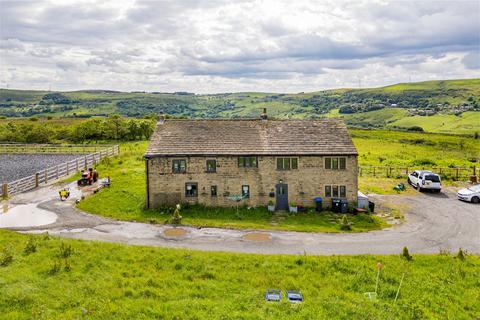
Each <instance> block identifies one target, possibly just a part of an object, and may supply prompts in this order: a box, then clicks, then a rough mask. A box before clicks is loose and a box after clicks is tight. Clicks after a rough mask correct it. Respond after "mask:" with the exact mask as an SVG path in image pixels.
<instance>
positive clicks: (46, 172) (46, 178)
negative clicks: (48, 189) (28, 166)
mask: <svg viewBox="0 0 480 320" xmlns="http://www.w3.org/2000/svg"><path fill="white" fill-rule="evenodd" d="M47 182H48V170H47V169H45V184H47Z"/></svg>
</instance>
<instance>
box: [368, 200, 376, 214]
mask: <svg viewBox="0 0 480 320" xmlns="http://www.w3.org/2000/svg"><path fill="white" fill-rule="evenodd" d="M368 209H370V212H371V213H373V212H375V203H373V202H372V201H368Z"/></svg>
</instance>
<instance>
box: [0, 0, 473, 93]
mask: <svg viewBox="0 0 480 320" xmlns="http://www.w3.org/2000/svg"><path fill="white" fill-rule="evenodd" d="M0 19H1V21H0V22H1V25H0V39H1V40H0V41H1V42H0V87H2V88H6V87H9V88H17V89H48V88H49V87H50V88H51V89H52V90H79V89H113V90H125V91H133V90H142V91H144V90H145V91H169V92H171V91H191V92H196V93H215V92H233V91H269V92H299V91H315V90H321V89H327V88H337V87H359V86H361V87H368V86H381V85H387V84H393V83H397V82H408V81H412V82H414V81H422V80H431V79H454V78H475V77H476V78H479V77H480V1H479V0H474V1H452V2H448V1H414V2H407V1H383V0H381V1H380V0H379V1H360V0H354V1H318V0H317V1H303V0H295V1H284V2H282V1H275V0H273V1H249V0H246V1H241V0H237V1H220V0H218V1H217V0H209V1H202V0H186V1H180V0H178V1H168V0H166V1H138V0H137V1H135V0H129V1H120V0H114V1H31V2H30V1H21V0H19V1H5V0H0Z"/></svg>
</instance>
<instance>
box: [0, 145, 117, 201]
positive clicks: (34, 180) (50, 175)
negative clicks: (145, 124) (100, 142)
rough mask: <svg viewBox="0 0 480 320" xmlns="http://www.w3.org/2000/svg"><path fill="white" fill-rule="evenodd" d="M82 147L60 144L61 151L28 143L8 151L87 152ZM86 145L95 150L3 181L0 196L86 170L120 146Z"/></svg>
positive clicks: (0, 150) (7, 195) (6, 196)
mask: <svg viewBox="0 0 480 320" xmlns="http://www.w3.org/2000/svg"><path fill="white" fill-rule="evenodd" d="M3 146H5V145H0V153H3V152H4V150H5V149H2V147H3ZM82 147H86V146H79V148H74V146H73V145H72V146H60V147H59V150H61V151H55V150H54V146H51V145H50V146H45V145H43V146H42V145H38V147H37V146H33V145H29V147H28V148H27V147H24V146H21V147H20V148H19V149H18V150H20V151H16V152H13V151H12V152H9V153H32V152H27V151H26V150H27V149H28V150H36V151H37V152H41V153H67V152H71V153H75V151H72V150H85V151H78V152H77V153H84V152H88V151H87V150H88V149H86V148H85V149H82ZM88 147H91V148H94V149H90V150H89V151H90V152H91V151H92V150H95V152H93V153H90V154H88V155H84V156H80V157H78V158H76V159H74V160H71V161H67V162H64V163H62V164H59V165H56V166H53V167H48V168H45V169H42V170H40V171H37V172H36V173H35V174H33V175H30V176H27V177H24V178H21V179H18V180H15V181H12V182H8V183H4V184H3V185H2V186H1V189H0V198H4V199H5V198H8V197H10V196H13V195H16V194H19V193H22V192H25V191H30V190H33V189H35V188H38V187H40V186H42V185H46V184H47V183H49V182H53V181H57V180H60V179H65V178H67V177H69V176H72V175H74V174H75V173H77V172H78V171H80V170H87V169H88V168H89V167H92V166H94V165H95V164H97V163H98V162H99V161H100V160H101V159H103V158H107V157H112V156H115V155H118V154H119V153H120V148H119V146H118V145H113V146H107V147H105V146H88ZM66 148H67V149H66ZM7 149H8V150H13V148H10V146H9V148H7ZM23 150H25V151H23ZM39 150H44V151H39ZM66 150H69V151H66ZM97 150H98V151H97ZM37 152H33V153H37ZM5 153H6V152H5Z"/></svg>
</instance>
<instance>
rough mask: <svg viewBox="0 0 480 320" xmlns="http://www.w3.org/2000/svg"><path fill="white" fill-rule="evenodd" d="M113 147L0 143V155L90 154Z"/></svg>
mask: <svg viewBox="0 0 480 320" xmlns="http://www.w3.org/2000/svg"><path fill="white" fill-rule="evenodd" d="M114 146H115V145H91V144H26V143H0V153H14V154H15V153H17V154H29V153H44V154H59V153H63V154H77V153H78V154H91V153H95V152H97V151H99V150H103V149H106V148H109V147H114Z"/></svg>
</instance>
